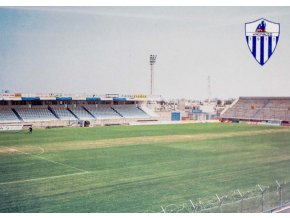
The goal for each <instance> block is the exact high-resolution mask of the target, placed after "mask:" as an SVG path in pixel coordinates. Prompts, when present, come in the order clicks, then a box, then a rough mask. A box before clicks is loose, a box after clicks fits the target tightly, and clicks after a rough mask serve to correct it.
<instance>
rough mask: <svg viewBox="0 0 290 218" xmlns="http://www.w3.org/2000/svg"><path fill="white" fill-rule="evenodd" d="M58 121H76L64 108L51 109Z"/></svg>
mask: <svg viewBox="0 0 290 218" xmlns="http://www.w3.org/2000/svg"><path fill="white" fill-rule="evenodd" d="M51 108H52V110H53V111H54V112H55V114H56V115H57V116H58V117H59V119H60V120H77V118H75V116H74V115H73V114H72V113H71V112H69V111H68V110H67V109H66V108H60V107H51Z"/></svg>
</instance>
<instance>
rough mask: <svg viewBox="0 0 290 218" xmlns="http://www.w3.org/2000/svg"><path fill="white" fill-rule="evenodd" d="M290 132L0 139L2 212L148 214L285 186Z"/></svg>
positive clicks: (120, 129)
mask: <svg viewBox="0 0 290 218" xmlns="http://www.w3.org/2000/svg"><path fill="white" fill-rule="evenodd" d="M289 171H290V128H286V127H274V126H272V127H271V126H250V125H242V124H184V125H158V126H111V127H97V128H63V129H43V130H34V132H33V134H32V135H29V134H28V133H27V132H25V133H24V132H20V133H11V132H9V133H3V132H2V133H0V212H145V211H156V212H159V211H160V206H162V205H169V204H171V203H181V202H185V201H188V200H189V199H191V200H195V199H199V198H201V199H203V198H208V197H212V196H214V195H215V194H216V193H218V194H219V193H225V192H228V191H232V190H235V189H237V188H239V189H240V190H247V189H249V188H252V187H253V186H255V185H256V184H258V183H259V184H264V185H269V184H273V183H274V181H275V179H278V180H287V181H289V179H290V174H289Z"/></svg>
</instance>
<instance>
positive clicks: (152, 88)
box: [150, 55, 157, 95]
mask: <svg viewBox="0 0 290 218" xmlns="http://www.w3.org/2000/svg"><path fill="white" fill-rule="evenodd" d="M156 58H157V55H150V68H151V69H150V70H151V81H150V95H153V91H154V64H155V62H156Z"/></svg>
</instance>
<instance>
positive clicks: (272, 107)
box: [221, 97, 290, 125]
mask: <svg viewBox="0 0 290 218" xmlns="http://www.w3.org/2000/svg"><path fill="white" fill-rule="evenodd" d="M221 120H222V121H233V122H240V121H251V122H264V123H265V122H266V123H273V124H282V125H286V124H289V123H290V98H289V97H240V98H238V99H237V100H236V101H234V102H233V104H232V105H231V106H229V107H228V108H226V109H225V110H224V111H223V112H222V113H221Z"/></svg>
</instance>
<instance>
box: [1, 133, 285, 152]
mask: <svg viewBox="0 0 290 218" xmlns="http://www.w3.org/2000/svg"><path fill="white" fill-rule="evenodd" d="M283 132H290V129H289V128H279V129H271V130H256V131H243V132H226V133H204V134H192V135H189V134H187V135H165V136H144V137H130V138H118V139H103V140H94V141H72V142H68V143H55V144H50V145H45V152H54V151H65V150H80V149H90V148H105V147H116V146H127V145H141V144H155V143H172V142H186V141H191V140H206V139H215V138H232V137H239V136H255V135H267V134H272V133H283ZM39 149H40V147H36V146H31V145H24V146H21V147H14V146H10V147H9V148H6V147H0V154H7V153H13V152H17V151H20V152H25V153H34V154H35V153H39ZM42 153H43V152H42ZM42 153H41V154H42Z"/></svg>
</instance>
